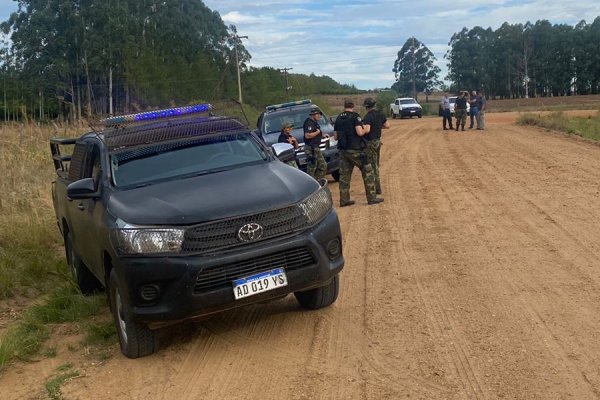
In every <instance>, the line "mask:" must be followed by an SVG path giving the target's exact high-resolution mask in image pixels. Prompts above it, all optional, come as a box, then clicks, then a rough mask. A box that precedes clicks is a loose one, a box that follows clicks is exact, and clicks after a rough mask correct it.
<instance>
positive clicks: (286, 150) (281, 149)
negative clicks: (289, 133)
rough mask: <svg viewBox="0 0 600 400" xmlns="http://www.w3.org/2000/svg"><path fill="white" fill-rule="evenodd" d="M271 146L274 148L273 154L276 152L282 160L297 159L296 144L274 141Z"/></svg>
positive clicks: (276, 155)
mask: <svg viewBox="0 0 600 400" xmlns="http://www.w3.org/2000/svg"><path fill="white" fill-rule="evenodd" d="M271 148H272V149H273V154H275V157H277V158H278V159H279V160H280V161H283V162H288V161H294V160H295V159H296V152H295V151H294V146H292V145H291V144H289V143H274V144H273V145H272V146H271Z"/></svg>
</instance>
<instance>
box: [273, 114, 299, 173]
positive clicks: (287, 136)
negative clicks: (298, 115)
mask: <svg viewBox="0 0 600 400" xmlns="http://www.w3.org/2000/svg"><path fill="white" fill-rule="evenodd" d="M293 128H294V124H292V123H291V122H287V121H286V122H284V123H283V124H282V125H281V133H280V134H279V138H278V139H277V143H289V144H291V145H292V146H294V150H297V149H298V141H297V140H296V138H295V137H294V136H293V135H292V129H293ZM286 164H288V165H291V166H292V167H295V168H298V164H297V163H296V160H291V161H288V162H287V163H286Z"/></svg>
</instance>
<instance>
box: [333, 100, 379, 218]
mask: <svg viewBox="0 0 600 400" xmlns="http://www.w3.org/2000/svg"><path fill="white" fill-rule="evenodd" d="M334 130H335V137H336V139H337V140H338V149H339V150H340V207H346V206H351V205H352V204H354V203H355V202H354V200H350V180H351V179H352V171H353V170H354V167H358V169H360V172H361V173H362V178H363V182H364V185H365V194H366V195H367V203H368V204H378V203H381V202H383V199H381V198H377V194H376V189H375V177H374V175H373V167H372V166H371V164H370V163H369V159H368V157H367V152H366V148H367V141H366V139H365V138H364V136H365V131H364V129H363V127H362V120H361V118H360V115H358V114H357V113H355V112H354V102H353V101H352V100H349V99H347V100H345V101H344V111H343V112H342V113H341V114H340V115H338V117H337V118H336V120H335V126H334Z"/></svg>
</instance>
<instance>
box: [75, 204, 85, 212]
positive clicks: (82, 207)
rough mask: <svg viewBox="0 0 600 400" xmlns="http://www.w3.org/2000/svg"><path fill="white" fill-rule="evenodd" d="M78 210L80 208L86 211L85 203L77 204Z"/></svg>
mask: <svg viewBox="0 0 600 400" xmlns="http://www.w3.org/2000/svg"><path fill="white" fill-rule="evenodd" d="M77 208H79V209H80V210H82V211H83V210H85V207H84V206H83V203H79V204H77Z"/></svg>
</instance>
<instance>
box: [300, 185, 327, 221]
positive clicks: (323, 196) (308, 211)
mask: <svg viewBox="0 0 600 400" xmlns="http://www.w3.org/2000/svg"><path fill="white" fill-rule="evenodd" d="M299 206H300V209H301V210H302V212H303V213H304V216H305V217H306V219H307V222H308V225H314V224H316V223H317V222H319V221H320V220H321V219H323V218H324V217H325V216H326V215H327V213H328V212H329V211H330V210H331V208H332V207H333V200H332V199H331V192H330V191H329V189H328V188H327V187H322V188H321V189H319V191H317V192H316V193H315V194H313V195H312V196H310V197H309V198H308V199H306V200H304V201H303V202H302V203H300V204H299Z"/></svg>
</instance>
